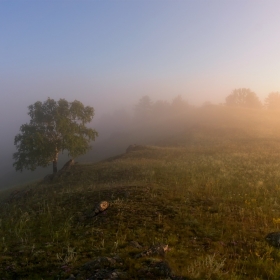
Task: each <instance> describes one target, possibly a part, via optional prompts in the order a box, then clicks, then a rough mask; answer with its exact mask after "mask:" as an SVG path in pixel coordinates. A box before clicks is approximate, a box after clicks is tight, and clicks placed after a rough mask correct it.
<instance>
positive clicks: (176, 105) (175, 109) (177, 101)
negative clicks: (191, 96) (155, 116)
mask: <svg viewBox="0 0 280 280" xmlns="http://www.w3.org/2000/svg"><path fill="white" fill-rule="evenodd" d="M189 108H190V104H189V103H188V102H187V101H186V100H184V99H183V98H182V96H181V95H178V96H176V97H175V98H174V99H173V100H172V103H171V110H172V113H173V114H174V113H175V114H178V113H183V112H185V111H186V110H188V109H189Z"/></svg>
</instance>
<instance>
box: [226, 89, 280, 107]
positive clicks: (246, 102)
mask: <svg viewBox="0 0 280 280" xmlns="http://www.w3.org/2000/svg"><path fill="white" fill-rule="evenodd" d="M225 104H226V105H227V106H233V107H244V108H255V109H259V108H267V109H270V110H280V93H279V92H271V93H269V94H268V96H267V98H266V99H265V102H264V104H263V103H262V102H261V101H260V99H259V97H258V96H257V95H256V93H255V92H253V91H251V90H250V89H249V88H239V89H234V90H233V91H232V93H231V94H230V95H228V96H227V97H226V102H225Z"/></svg>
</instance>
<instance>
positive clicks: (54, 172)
mask: <svg viewBox="0 0 280 280" xmlns="http://www.w3.org/2000/svg"><path fill="white" fill-rule="evenodd" d="M57 160H58V152H57V150H56V153H55V157H54V159H53V174H56V173H57Z"/></svg>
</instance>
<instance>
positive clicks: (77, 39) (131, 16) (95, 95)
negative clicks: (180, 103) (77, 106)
mask: <svg viewBox="0 0 280 280" xmlns="http://www.w3.org/2000/svg"><path fill="white" fill-rule="evenodd" d="M279 11H280V1H278V0H277V1H271V0H267V1H263V0H262V1H259V0H242V1H241V0H240V1H238V0H219V1H218V0H208V1H207V0H204V1H201V0H182V1H178V0H169V1H166V0H141V1H138V0H131V1H128V0H126V1H125V0H123V1H118V0H114V1H109V0H108V1H85V0H84V1H83V0H80V1H72V0H68V1H66V0H64V1H60V0H55V1H52V0H45V1H37V0H36V1H35V0H34V1H14V0H9V1H5V0H2V1H0V35H1V37H0V42H1V43H0V59H1V61H0V95H1V100H2V102H1V105H0V116H1V118H2V120H3V119H4V120H8V119H9V120H11V119H17V118H19V120H21V118H22V115H21V114H22V113H24V114H26V113H27V106H28V105H30V104H32V103H34V102H36V101H37V100H41V101H44V100H46V99H47V97H51V98H54V99H59V98H66V99H67V100H69V101H72V100H74V99H78V100H80V101H82V102H84V103H86V104H89V105H91V106H93V107H94V108H95V110H96V112H97V113H99V114H100V111H103V110H104V111H106V110H109V109H111V108H115V107H118V106H122V105H123V104H124V105H126V104H133V103H136V102H137V101H138V100H139V98H140V97H141V96H143V95H149V96H150V97H151V98H152V99H153V100H157V99H166V100H171V99H172V98H173V97H175V96H176V95H178V94H181V95H182V96H183V97H184V98H185V99H187V100H188V101H189V102H190V103H193V104H198V103H200V102H203V101H212V102H214V103H216V102H217V103H219V102H223V101H224V99H225V97H226V96H227V95H228V94H230V93H231V91H232V90H233V89H235V88H240V87H246V88H250V89H251V90H253V91H254V92H256V93H257V95H258V96H259V97H260V98H261V99H262V100H263V99H264V98H265V97H266V95H267V94H268V93H270V92H272V91H280V79H279V77H280V36H279V30H280V17H279ZM10 116H11V117H10Z"/></svg>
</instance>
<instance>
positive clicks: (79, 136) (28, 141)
mask: <svg viewBox="0 0 280 280" xmlns="http://www.w3.org/2000/svg"><path fill="white" fill-rule="evenodd" d="M28 109H29V112H28V115H29V116H30V118H31V120H30V122H29V124H23V125H22V126H21V127H20V132H21V133H19V134H17V135H16V136H15V140H14V144H15V146H16V149H17V152H16V153H14V155H13V158H14V160H15V162H14V164H13V166H14V167H15V169H16V170H20V171H22V170H23V169H29V170H35V169H36V167H37V166H42V167H46V166H48V165H49V164H50V163H51V162H52V163H53V173H56V172H57V160H58V154H59V152H63V151H68V155H69V156H71V157H77V156H78V155H82V154H85V153H86V152H87V150H88V149H89V148H90V142H91V141H93V140H95V137H96V136H97V135H98V134H97V132H96V131H95V130H94V129H91V128H87V127H86V126H85V124H86V123H89V122H90V121H91V120H92V118H93V116H94V109H93V108H92V107H89V106H84V105H83V104H82V103H81V102H79V101H77V100H75V101H73V102H68V101H66V100H65V99H60V100H58V101H55V100H53V99H50V98H48V99H47V100H46V101H45V102H43V103H42V102H40V101H38V102H36V103H34V104H33V105H30V106H29V107H28Z"/></svg>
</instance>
